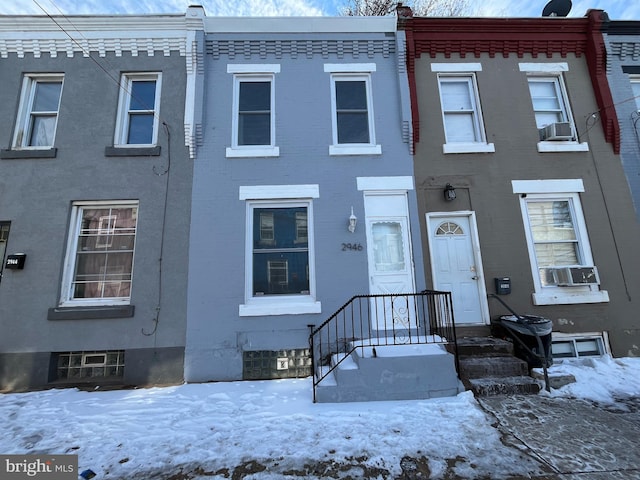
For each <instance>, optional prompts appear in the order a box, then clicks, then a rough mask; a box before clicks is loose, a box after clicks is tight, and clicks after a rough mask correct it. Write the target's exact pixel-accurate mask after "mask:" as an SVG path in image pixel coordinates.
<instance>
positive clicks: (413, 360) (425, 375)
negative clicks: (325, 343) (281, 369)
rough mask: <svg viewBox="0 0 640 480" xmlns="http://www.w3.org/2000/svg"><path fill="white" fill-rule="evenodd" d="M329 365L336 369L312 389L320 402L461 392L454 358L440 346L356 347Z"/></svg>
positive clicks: (408, 397) (450, 394)
mask: <svg viewBox="0 0 640 480" xmlns="http://www.w3.org/2000/svg"><path fill="white" fill-rule="evenodd" d="M331 362H332V365H337V367H336V368H335V369H334V370H333V371H332V372H331V373H330V374H329V375H328V376H327V377H325V378H324V379H323V380H322V381H321V382H320V383H319V384H318V386H317V387H316V401H317V402H320V403H330V402H371V401H385V400H418V399H426V398H435V397H446V396H454V395H457V394H458V393H460V392H461V391H464V386H463V385H462V384H461V383H460V381H459V380H458V374H457V372H456V367H455V358H454V356H453V355H452V354H451V353H449V352H447V350H446V349H445V347H444V346H443V345H440V344H414V345H382V346H375V347H371V346H358V347H357V348H356V349H355V350H354V351H353V352H352V353H351V354H350V355H349V356H347V357H346V358H344V354H338V355H334V356H333V357H332V359H331ZM321 368H323V369H327V368H328V367H321Z"/></svg>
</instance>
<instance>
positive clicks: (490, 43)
mask: <svg viewBox="0 0 640 480" xmlns="http://www.w3.org/2000/svg"><path fill="white" fill-rule="evenodd" d="M604 19H606V14H605V13H604V12H603V11H602V10H590V11H589V12H588V13H587V16H586V17H583V18H557V17H542V18H455V17H450V18H432V17H420V18H399V20H398V28H399V29H401V30H405V32H406V35H407V70H408V72H409V87H410V90H411V97H412V100H411V103H412V107H414V108H415V106H416V104H417V100H415V98H414V97H415V95H416V91H417V90H416V85H415V59H416V58H419V57H420V56H421V55H423V54H425V55H429V57H431V58H435V57H436V56H437V55H444V56H445V58H450V57H451V56H452V55H454V54H455V55H459V56H460V57H461V58H465V57H467V56H473V57H475V58H478V57H480V56H481V55H482V54H488V55H489V57H491V58H494V57H495V56H496V55H502V56H503V57H504V58H507V57H508V56H509V55H510V54H515V55H517V56H518V58H522V57H523V56H524V55H525V54H529V55H531V56H532V57H533V58H537V57H539V56H545V57H547V58H551V57H552V56H553V55H555V54H559V55H560V56H561V57H563V58H564V57H566V56H567V55H569V54H573V55H575V56H576V57H581V56H583V55H585V56H586V60H587V63H588V65H589V73H590V76H591V81H592V83H593V87H594V92H595V95H596V100H597V103H598V107H599V109H600V114H601V116H602V122H603V126H604V130H605V137H606V140H607V142H609V143H611V144H612V145H613V148H614V151H615V152H616V153H618V152H619V150H620V138H619V137H620V129H619V125H618V123H617V119H616V116H615V112H613V108H612V105H613V100H612V97H611V92H610V90H609V85H608V82H607V79H606V71H605V55H606V53H605V47H604V40H603V37H602V31H601V29H602V26H603V20H604ZM414 112H415V113H414V114H413V115H414V116H413V128H414V134H415V135H416V141H417V132H419V129H418V126H419V118H418V113H417V109H414Z"/></svg>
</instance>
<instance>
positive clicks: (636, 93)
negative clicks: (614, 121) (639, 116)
mask: <svg viewBox="0 0 640 480" xmlns="http://www.w3.org/2000/svg"><path fill="white" fill-rule="evenodd" d="M631 90H632V92H633V98H634V99H635V101H636V108H637V111H639V112H640V75H631Z"/></svg>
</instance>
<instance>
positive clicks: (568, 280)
mask: <svg viewBox="0 0 640 480" xmlns="http://www.w3.org/2000/svg"><path fill="white" fill-rule="evenodd" d="M554 277H555V280H556V283H557V285H558V286H560V287H575V286H580V285H600V277H599V276H598V269H597V268H596V267H563V268H556V269H554Z"/></svg>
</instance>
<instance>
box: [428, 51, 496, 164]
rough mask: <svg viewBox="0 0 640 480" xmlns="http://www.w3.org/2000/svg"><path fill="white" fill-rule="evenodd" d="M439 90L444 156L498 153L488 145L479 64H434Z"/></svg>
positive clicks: (480, 67)
mask: <svg viewBox="0 0 640 480" xmlns="http://www.w3.org/2000/svg"><path fill="white" fill-rule="evenodd" d="M431 71H432V72H438V88H439V90H440V104H441V106H442V120H443V123H444V133H445V139H446V143H445V144H444V145H443V147H442V149H443V152H444V153H474V152H495V147H494V145H493V144H492V143H487V140H486V135H485V131H484V124H483V120H482V110H481V108H480V96H479V93H478V83H477V80H476V74H475V72H477V71H482V65H481V64H480V63H432V64H431Z"/></svg>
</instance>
